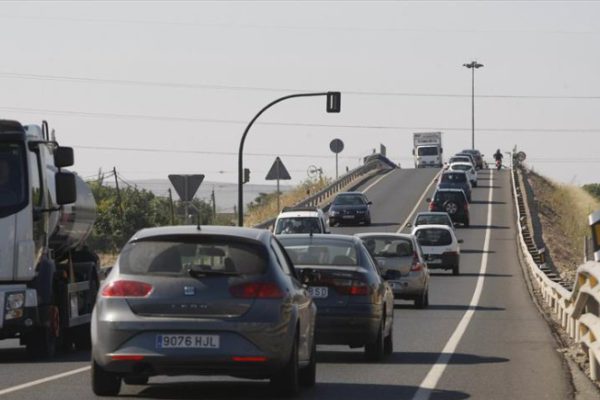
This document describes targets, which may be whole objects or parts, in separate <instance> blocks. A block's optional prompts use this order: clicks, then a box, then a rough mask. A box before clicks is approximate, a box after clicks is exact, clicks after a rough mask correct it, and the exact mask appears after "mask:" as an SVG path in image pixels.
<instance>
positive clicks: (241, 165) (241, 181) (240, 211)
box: [238, 92, 339, 226]
mask: <svg viewBox="0 0 600 400" xmlns="http://www.w3.org/2000/svg"><path fill="white" fill-rule="evenodd" d="M334 93H335V94H336V95H333V96H332V94H334ZM316 96H327V100H328V103H327V112H339V92H321V93H299V94H291V95H288V96H283V97H280V98H279V99H277V100H274V101H272V102H270V103H269V104H267V105H266V106H264V107H263V109H262V110H260V111H259V112H258V114H256V115H255V116H254V118H252V120H251V121H250V122H249V123H248V126H246V129H245V130H244V134H243V135H242V140H241V141H240V150H239V154H238V226H244V186H243V185H244V177H243V174H244V161H243V154H244V143H245V141H246V136H248V132H249V131H250V128H251V127H252V125H254V122H256V120H257V119H258V117H260V116H261V115H262V114H263V113H264V112H265V111H267V110H268V109H269V108H271V107H272V106H274V105H275V104H277V103H280V102H282V101H284V100H287V99H292V98H296V97H316ZM336 96H337V97H336ZM330 98H331V99H335V100H337V104H335V103H336V101H335V100H333V102H334V104H332V103H331V100H330ZM330 107H333V108H332V111H329V110H330Z"/></svg>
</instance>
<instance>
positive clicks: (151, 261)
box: [119, 237, 268, 275]
mask: <svg viewBox="0 0 600 400" xmlns="http://www.w3.org/2000/svg"><path fill="white" fill-rule="evenodd" d="M267 263H268V261H267V256H266V250H265V249H264V247H263V246H262V245H261V244H259V243H256V244H254V243H248V242H245V241H237V240H230V239H228V238H221V237H219V238H211V237H193V238H182V237H177V238H169V237H161V238H157V239H144V240H140V241H136V242H131V243H128V244H127V245H125V247H124V248H123V250H122V251H121V255H120V256H119V269H120V272H121V273H124V274H138V275H188V269H190V268H193V269H194V271H196V272H202V271H206V273H221V272H222V273H225V274H239V275H258V274H262V273H263V272H264V271H265V269H266V267H267Z"/></svg>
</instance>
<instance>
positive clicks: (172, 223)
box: [169, 188, 175, 225]
mask: <svg viewBox="0 0 600 400" xmlns="http://www.w3.org/2000/svg"><path fill="white" fill-rule="evenodd" d="M169 206H170V208H171V225H175V207H174V206H173V194H172V193H171V188H169Z"/></svg>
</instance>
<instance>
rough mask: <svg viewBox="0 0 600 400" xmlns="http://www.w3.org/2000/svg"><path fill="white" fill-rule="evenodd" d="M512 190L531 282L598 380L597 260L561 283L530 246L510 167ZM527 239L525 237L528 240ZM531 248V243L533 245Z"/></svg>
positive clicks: (599, 314) (599, 305)
mask: <svg viewBox="0 0 600 400" xmlns="http://www.w3.org/2000/svg"><path fill="white" fill-rule="evenodd" d="M511 176H512V189H513V196H514V198H515V204H516V207H517V211H518V217H517V226H518V229H519V239H520V240H519V243H520V246H521V250H522V252H523V254H524V257H525V262H526V264H527V266H528V267H529V270H530V271H531V275H532V277H533V279H532V280H533V282H534V284H535V286H536V288H537V289H539V291H540V293H541V295H542V299H543V301H544V302H545V304H546V305H547V306H549V307H550V308H551V309H552V311H553V317H554V318H555V320H557V322H559V323H560V325H561V326H562V328H563V329H564V330H565V331H566V332H567V334H568V335H569V336H570V337H571V338H572V339H574V340H575V341H576V342H578V343H580V344H581V346H582V347H583V349H584V350H585V351H586V352H587V356H588V359H589V365H590V378H591V379H592V380H593V381H596V382H598V381H599V380H600V364H599V363H600V262H596V261H588V262H586V263H585V264H583V265H580V266H579V267H578V268H577V276H576V278H575V282H574V284H569V283H568V282H563V281H561V280H560V277H559V276H558V275H557V274H556V273H554V272H553V271H552V270H550V269H549V268H547V267H546V265H545V264H544V263H543V257H542V258H541V259H540V258H539V251H538V249H536V248H532V247H531V246H530V244H529V243H530V242H528V240H531V235H530V234H529V232H528V229H527V227H526V226H525V224H524V223H525V222H526V220H527V218H528V216H527V213H526V210H525V207H524V203H525V201H526V199H525V196H526V195H525V193H524V192H523V191H522V190H521V188H520V186H519V184H518V182H519V180H520V179H521V176H520V171H519V169H518V168H513V170H512V173H511ZM528 238H529V239H528ZM534 247H535V246H534ZM540 261H541V262H540Z"/></svg>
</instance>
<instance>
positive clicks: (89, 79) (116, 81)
mask: <svg viewBox="0 0 600 400" xmlns="http://www.w3.org/2000/svg"><path fill="white" fill-rule="evenodd" d="M0 77H5V78H15V79H27V80H44V81H57V82H71V83H90V84H102V85H107V84H108V85H120V86H147V87H161V88H174V89H209V90H240V91H266V92H305V91H314V90H315V89H307V88H274V87H261V86H244V85H222V84H205V83H182V82H161V81H139V80H128V79H108V78H94V77H76V76H66V75H47V74H25V73H15V72H0ZM342 92H343V93H344V95H362V96H396V97H444V98H471V96H472V95H471V94H458V93H419V92H387V91H364V90H343V91H342ZM475 97H476V98H489V99H536V100H543V99H546V100H551V99H555V100H556V99H563V100H600V96H571V95H521V94H516V95H512V94H477V95H475Z"/></svg>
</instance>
